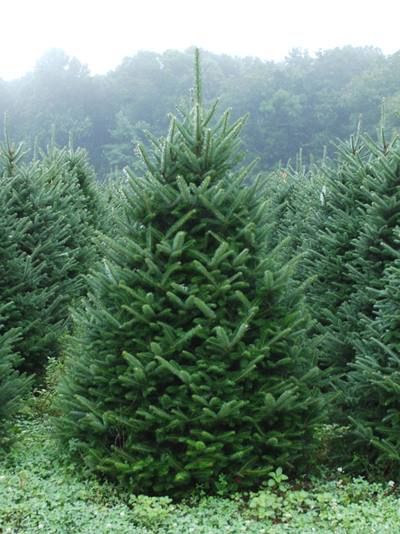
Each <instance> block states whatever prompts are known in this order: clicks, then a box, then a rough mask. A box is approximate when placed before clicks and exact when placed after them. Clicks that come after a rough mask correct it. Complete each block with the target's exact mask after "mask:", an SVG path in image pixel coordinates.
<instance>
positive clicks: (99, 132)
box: [0, 46, 400, 178]
mask: <svg viewBox="0 0 400 534" xmlns="http://www.w3.org/2000/svg"><path fill="white" fill-rule="evenodd" d="M192 55H193V52H192V50H187V51H185V52H178V51H175V50H168V51H166V52H164V53H163V54H159V53H154V52H145V51H142V52H139V53H137V54H136V55H134V56H132V57H127V58H125V59H124V60H123V62H122V63H121V64H120V65H119V66H118V67H117V68H116V69H115V70H113V71H110V72H109V73H108V74H106V75H103V76H99V75H96V76H91V75H90V73H89V70H88V68H87V67H86V66H85V65H83V64H82V63H80V62H79V61H78V60H77V59H76V58H73V57H69V56H68V55H67V54H66V53H65V52H63V51H62V50H50V51H48V52H46V54H45V55H44V56H43V57H42V58H41V59H40V60H39V61H38V62H37V64H36V66H35V68H34V69H33V72H32V73H31V74H30V75H27V76H24V77H23V78H21V79H20V80H13V81H12V82H5V81H2V83H1V85H0V123H1V118H2V117H3V114H4V112H8V113H9V115H10V117H11V119H12V124H13V128H14V130H13V134H14V136H15V137H16V138H18V139H22V140H24V141H25V142H26V143H27V144H28V145H29V146H33V144H35V143H36V144H37V145H39V146H41V147H45V146H47V145H48V144H49V142H50V132H52V131H53V132H54V137H55V139H56V141H57V143H58V144H60V145H66V144H67V143H68V138H69V135H70V133H71V132H72V134H73V136H74V139H75V142H76V143H77V145H79V146H84V147H85V148H86V149H87V150H88V152H89V154H90V157H91V160H92V161H93V162H94V164H95V166H96V170H97V173H98V175H99V176H101V177H104V178H105V177H106V176H108V175H109V174H110V173H113V171H114V170H115V168H116V167H117V168H119V169H121V168H122V167H124V166H125V165H130V166H132V167H135V158H134V151H133V146H134V145H136V142H137V140H138V138H140V137H141V136H142V134H141V132H139V128H142V125H143V124H147V125H148V126H146V128H148V129H149V130H151V131H152V132H153V133H154V134H155V135H157V136H158V135H162V133H163V131H165V129H166V128H167V124H168V122H167V113H168V111H170V110H171V109H174V106H175V105H176V103H177V102H180V101H181V100H182V96H183V95H186V94H187V92H188V91H189V89H190V87H191V84H192ZM203 64H204V70H205V72H206V82H205V84H204V97H205V99H206V100H207V101H212V100H213V99H214V98H215V97H216V96H217V95H222V97H223V99H224V100H223V101H224V105H225V106H232V108H233V109H234V110H235V112H236V113H237V114H238V116H240V115H241V114H244V113H247V112H250V118H249V121H248V125H247V127H246V130H245V131H244V133H243V137H244V142H245V146H246V150H247V151H248V152H249V153H251V154H253V155H256V156H258V157H260V158H261V161H262V168H263V169H272V168H275V167H276V166H277V165H278V164H279V162H281V163H283V164H286V162H287V161H288V160H289V159H293V158H294V157H295V155H296V153H297V152H298V151H299V149H300V148H302V149H303V152H304V156H305V158H307V159H308V157H309V156H310V154H311V155H314V156H315V157H318V158H319V157H320V156H321V155H322V151H323V147H324V146H328V150H329V151H330V153H331V150H330V142H331V140H332V139H337V138H340V139H347V138H348V137H349V136H350V134H351V132H352V131H353V130H354V128H355V126H356V124H357V122H358V121H359V117H360V116H362V120H363V130H365V131H366V132H368V133H369V135H374V133H375V129H376V127H377V125H378V123H379V117H380V111H379V110H380V105H381V102H382V99H383V98H385V100H386V102H387V106H386V108H387V118H388V121H387V123H388V127H390V128H391V130H392V129H393V130H396V129H398V127H399V122H398V119H397V118H396V112H397V111H398V105H397V103H398V98H399V89H398V88H399V83H400V77H399V72H400V69H399V53H396V54H393V55H391V56H385V55H383V54H382V52H381V51H380V50H378V49H376V48H372V47H351V46H345V47H343V48H335V49H332V50H324V51H320V52H319V53H317V54H316V55H315V56H311V55H310V54H309V53H307V52H304V51H301V50H297V49H295V50H292V51H291V52H290V53H289V54H288V56H287V57H286V58H285V60H284V61H282V62H279V63H274V62H272V61H262V60H261V59H257V58H239V57H235V58H234V57H229V56H227V55H218V54H213V53H210V52H204V53H203ZM0 127H1V125H0ZM332 152H333V151H332Z"/></svg>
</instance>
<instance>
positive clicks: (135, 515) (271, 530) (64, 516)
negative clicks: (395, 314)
mask: <svg viewBox="0 0 400 534" xmlns="http://www.w3.org/2000/svg"><path fill="white" fill-rule="evenodd" d="M51 430H52V429H51V423H50V422H49V419H48V418H47V417H46V416H41V417H38V416H35V417H33V418H32V416H26V417H24V418H21V419H19V420H18V421H17V422H16V423H15V426H14V429H13V435H14V438H15V441H14V445H13V447H12V448H11V449H10V450H9V451H8V452H7V453H4V454H3V456H2V458H1V459H0V532H1V533H2V534H6V533H9V534H11V533H18V534H20V533H21V534H28V533H29V534H31V533H39V532H43V533H45V534H52V533H54V534H56V533H57V534H63V533H71V534H72V533H79V534H89V533H90V534H91V533H93V534H105V533H112V534H150V533H152V534H214V533H215V534H217V533H218V534H241V533H248V534H267V533H268V534H281V533H289V532H290V533H296V534H297V533H304V534H305V533H314V532H315V533H329V534H332V533H337V534H339V533H354V534H357V533H360V534H368V533H380V534H381V533H382V532H388V533H393V532H399V531H400V497H399V494H398V492H397V486H396V484H395V483H394V482H392V483H389V484H379V483H368V482H367V481H365V480H364V479H361V478H358V479H351V478H350V477H347V476H346V474H345V473H343V472H340V470H339V471H337V472H336V473H335V477H333V479H331V480H328V479H325V480H314V481H311V482H310V481H308V482H307V483H305V482H304V481H303V482H301V483H299V482H291V483H290V482H289V481H288V480H286V477H285V476H284V474H283V473H282V472H281V471H280V470H277V471H276V472H275V473H273V474H271V477H270V479H269V480H268V481H266V485H265V487H264V488H262V489H261V490H260V491H258V492H255V493H248V494H242V495H231V496H226V495H224V483H223V482H224V481H223V479H221V484H220V488H221V489H220V494H221V495H220V496H218V497H208V496H206V495H204V494H202V492H201V491H200V490H199V491H198V492H197V494H196V495H195V496H192V497H191V498H190V499H188V500H187V501H186V502H182V503H179V504H176V503H173V502H172V501H171V500H170V499H169V498H168V497H163V498H151V497H146V496H136V497H135V496H133V495H130V494H129V493H127V492H121V491H118V490H117V489H116V488H115V487H113V486H112V485H110V484H106V483H101V482H99V481H98V480H97V479H95V478H93V477H92V476H91V475H90V474H88V473H85V472H82V471H81V470H79V469H78V467H76V466H74V465H71V464H68V463H67V462H65V461H63V457H62V452H61V453H60V449H59V448H58V446H57V444H56V443H55V442H54V441H53V439H52V437H51V436H52V432H51Z"/></svg>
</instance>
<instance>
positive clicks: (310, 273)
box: [304, 136, 373, 378]
mask: <svg viewBox="0 0 400 534" xmlns="http://www.w3.org/2000/svg"><path fill="white" fill-rule="evenodd" d="M371 159H373V155H371V154H370V153H369V151H368V147H367V146H366V145H365V143H364V142H363V140H362V139H361V138H360V137H359V136H356V137H355V138H352V139H351V141H350V143H344V142H343V143H339V145H338V156H337V161H336V162H335V163H334V164H332V165H328V166H326V167H325V169H324V173H325V175H326V180H325V183H324V184H323V185H322V187H321V189H320V199H321V205H320V207H319V209H317V210H315V214H314V216H313V217H311V218H310V220H309V230H308V231H307V232H306V234H305V242H304V249H305V250H306V251H307V260H306V268H305V275H306V276H307V277H310V278H311V279H312V280H313V282H312V284H311V285H310V286H309V290H308V294H307V300H308V303H309V305H310V309H311V312H312V316H313V318H314V319H315V321H316V329H315V334H316V335H317V336H318V337H319V339H320V342H319V345H320V351H321V364H322V365H323V366H324V367H327V368H330V369H331V372H332V376H333V377H339V378H345V377H346V375H347V372H348V364H349V363H351V362H353V361H354V357H355V347H354V343H353V341H354V340H353V329H354V323H353V318H352V317H350V316H349V314H348V310H347V306H348V302H349V299H350V298H351V296H352V294H353V292H354V280H353V277H352V275H351V274H350V272H349V271H350V269H349V264H350V263H351V262H352V261H354V258H355V253H354V248H355V244H354V239H356V238H357V237H358V235H359V232H360V228H361V226H362V224H363V218H364V213H365V210H366V209H367V206H368V204H369V197H368V193H367V190H366V189H365V184H366V182H367V180H368V176H369V174H370V173H371V168H372V167H371Z"/></svg>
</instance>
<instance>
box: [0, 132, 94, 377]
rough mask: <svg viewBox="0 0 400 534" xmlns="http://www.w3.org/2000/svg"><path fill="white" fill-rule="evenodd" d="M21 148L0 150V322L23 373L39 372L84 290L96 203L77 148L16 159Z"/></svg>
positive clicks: (91, 258)
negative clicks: (2, 260) (0, 216)
mask: <svg viewBox="0 0 400 534" xmlns="http://www.w3.org/2000/svg"><path fill="white" fill-rule="evenodd" d="M21 157H22V151H21V147H17V148H16V147H14V146H13V145H11V144H10V143H9V142H8V141H7V143H6V145H5V146H4V147H3V150H2V163H3V170H2V176H1V177H0V183H1V188H2V199H1V200H2V209H3V207H5V206H6V207H7V214H8V215H7V217H9V218H11V219H10V221H9V223H8V230H7V236H6V238H7V239H8V238H9V236H12V241H13V244H12V247H13V253H12V254H9V259H8V260H7V261H9V262H11V263H9V266H8V268H7V269H6V271H5V273H4V277H3V279H2V282H1V283H2V287H3V289H2V300H3V302H12V303H13V305H12V306H11V307H10V309H9V312H8V318H7V322H6V324H5V328H6V329H10V328H19V329H20V333H21V336H20V338H19V339H18V341H17V343H16V350H17V351H18V352H19V353H20V354H21V356H22V358H23V363H22V366H23V368H24V369H25V370H27V371H29V372H40V371H41V370H42V368H43V365H44V363H45V361H46V359H47V357H48V356H51V355H56V354H57V352H58V340H59V337H60V335H61V334H62V333H63V332H64V330H65V328H66V326H67V322H68V307H69V305H70V304H71V303H72V302H73V301H74V300H75V299H78V298H79V297H80V296H81V295H82V293H83V292H84V289H85V284H84V279H83V276H84V275H85V274H86V273H87V271H88V269H89V267H90V266H91V265H92V264H93V262H94V260H95V259H96V249H95V246H94V244H93V242H92V237H93V234H94V230H95V227H96V225H97V223H98V216H99V213H100V205H97V204H96V195H95V190H94V184H93V183H92V182H93V176H92V174H91V172H92V171H90V169H89V167H88V165H87V164H86V161H85V156H84V155H83V154H82V153H81V152H79V151H78V152H75V153H72V152H70V151H67V150H57V149H51V150H50V152H49V153H48V154H47V155H46V156H45V157H43V158H42V159H41V160H37V161H33V162H31V163H27V164H23V163H21Z"/></svg>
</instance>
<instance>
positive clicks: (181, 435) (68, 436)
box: [57, 84, 322, 494]
mask: <svg viewBox="0 0 400 534" xmlns="http://www.w3.org/2000/svg"><path fill="white" fill-rule="evenodd" d="M214 113H215V108H212V109H211V111H209V112H206V111H205V110H204V109H203V107H202V105H201V96H200V87H199V84H197V91H196V99H195V103H194V106H193V108H192V109H191V111H190V113H188V114H187V115H185V116H184V117H183V121H182V122H180V121H178V120H177V119H176V118H175V117H172V119H171V125H170V129H169V132H168V136H167V137H166V138H165V139H161V140H154V152H153V153H152V154H150V155H148V154H146V153H145V152H144V151H142V153H143V157H144V160H145V162H146V163H147V167H148V174H147V175H146V176H144V177H142V178H135V177H132V179H131V181H130V188H129V189H128V191H127V201H128V202H127V210H126V217H125V219H124V221H122V226H121V238H120V239H119V240H117V241H115V242H112V241H110V242H109V246H108V250H107V257H106V259H105V261H104V263H103V266H102V268H101V269H99V270H98V271H97V272H96V273H95V274H93V276H92V277H91V279H90V287H91V292H90V295H89V297H88V299H87V300H86V302H85V306H83V307H81V308H80V309H78V310H77V311H76V313H75V317H74V320H75V321H74V322H75V329H74V335H73V336H72V337H71V339H70V341H69V346H68V348H67V360H66V368H65V377H64V379H63V380H62V382H61V384H60V386H59V391H58V403H57V404H58V409H59V410H60V411H61V412H62V415H61V417H60V418H59V420H58V422H57V426H58V431H59V434H60V436H61V437H62V439H63V440H65V441H64V442H68V441H69V442H70V443H73V449H74V451H75V452H77V451H78V452H79V457H80V458H82V459H83V461H84V462H85V463H86V464H87V465H89V466H90V467H91V468H92V469H94V470H96V471H98V472H100V473H103V474H106V475H107V476H109V477H112V478H116V479H119V480H121V481H123V482H125V483H127V484H128V485H129V487H130V488H131V489H132V491H134V492H140V493H152V494H165V493H169V494H182V493H183V492H185V491H187V490H188V489H190V488H193V487H194V486H195V485H196V484H198V483H202V484H204V485H206V486H207V487H208V488H210V489H213V488H214V487H215V484H216V482H217V480H218V477H219V476H220V475H223V476H224V477H226V479H227V481H228V484H229V485H230V486H231V487H232V488H235V487H238V486H242V487H252V486H254V485H256V484H258V483H260V482H261V481H262V480H263V478H264V477H265V475H266V474H267V473H268V472H269V471H270V470H271V469H272V468H273V467H274V466H278V465H280V466H282V467H283V468H284V469H286V470H296V469H300V468H301V466H302V465H304V464H305V462H306V460H307V457H308V455H309V454H310V451H311V450H312V442H313V429H314V426H315V424H316V422H317V421H318V420H319V418H320V417H321V412H322V410H321V402H320V396H319V395H318V390H317V389H316V386H315V384H316V383H317V382H318V379H317V377H318V371H317V370H316V369H315V368H314V367H313V362H312V358H311V356H310V354H307V353H306V352H305V350H304V346H303V335H302V334H303V329H304V326H305V323H306V321H307V317H306V314H304V309H303V306H302V300H301V297H300V295H299V294H297V293H295V292H293V290H288V283H287V279H288V274H289V271H290V266H289V267H288V268H282V267H279V266H278V265H277V264H276V261H275V257H274V251H270V252H269V253H267V251H266V250H265V249H264V247H263V243H265V241H266V233H267V232H268V228H269V225H268V224H267V213H266V211H265V204H264V203H263V201H262V199H261V198H259V196H258V194H257V190H258V186H257V184H255V185H253V186H252V187H245V186H243V181H244V179H245V177H246V174H247V173H246V170H243V171H239V170H236V168H235V164H236V161H237V155H238V151H239V132H240V129H241V127H242V125H243V120H239V121H238V122H236V123H234V124H233V125H229V114H228V113H225V114H224V115H223V116H222V117H221V119H220V120H219V121H215V120H214ZM211 125H212V126H211Z"/></svg>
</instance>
